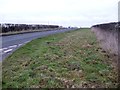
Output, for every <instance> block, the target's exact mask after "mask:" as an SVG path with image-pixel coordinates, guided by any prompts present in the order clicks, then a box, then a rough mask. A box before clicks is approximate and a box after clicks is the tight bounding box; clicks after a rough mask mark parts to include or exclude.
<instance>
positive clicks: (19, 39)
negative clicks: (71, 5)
mask: <svg viewBox="0 0 120 90" xmlns="http://www.w3.org/2000/svg"><path fill="white" fill-rule="evenodd" d="M71 30H75V29H70V28H69V29H60V30H53V31H45V32H33V33H24V34H17V35H10V36H2V37H0V38H2V48H0V54H1V55H0V61H2V60H4V59H5V58H6V57H7V56H9V55H10V54H12V53H13V52H14V51H15V50H16V49H18V48H19V47H20V46H22V45H24V44H26V43H28V42H30V41H31V40H33V39H36V38H41V37H45V36H48V35H52V34H56V33H62V32H66V31H71Z"/></svg>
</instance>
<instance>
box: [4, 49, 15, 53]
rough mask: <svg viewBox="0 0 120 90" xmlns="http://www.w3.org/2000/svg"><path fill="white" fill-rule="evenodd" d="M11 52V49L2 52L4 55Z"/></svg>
mask: <svg viewBox="0 0 120 90" xmlns="http://www.w3.org/2000/svg"><path fill="white" fill-rule="evenodd" d="M12 50H13V49H8V50H6V51H4V53H7V52H10V51H12Z"/></svg>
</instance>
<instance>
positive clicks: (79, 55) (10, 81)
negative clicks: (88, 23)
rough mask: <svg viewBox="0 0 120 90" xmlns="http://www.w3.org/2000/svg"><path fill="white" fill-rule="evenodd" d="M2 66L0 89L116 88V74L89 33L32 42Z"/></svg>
mask: <svg viewBox="0 0 120 90" xmlns="http://www.w3.org/2000/svg"><path fill="white" fill-rule="evenodd" d="M2 65H3V66H2V69H3V72H2V79H3V81H2V85H3V88H11V87H12V88H40V87H41V88H71V87H72V88H74V87H76V88H83V87H90V88H91V87H92V88H94V87H96V88H97V87H104V88H105V87H112V88H113V87H117V79H116V78H117V73H116V71H115V70H114V68H113V67H112V64H111V63H110V59H109V58H108V57H106V55H105V53H102V52H101V48H100V47H99V45H98V42H97V40H96V37H95V35H94V34H93V33H92V32H91V31H90V29H82V30H76V31H69V32H66V33H61V34H56V35H51V36H47V37H44V38H39V39H36V40H33V41H31V42H29V43H27V44H26V45H24V46H23V47H21V48H19V49H18V50H16V51H15V52H14V53H13V54H12V55H10V56H9V57H8V58H6V59H5V60H4V61H3V64H2Z"/></svg>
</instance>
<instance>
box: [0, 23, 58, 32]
mask: <svg viewBox="0 0 120 90" xmlns="http://www.w3.org/2000/svg"><path fill="white" fill-rule="evenodd" d="M0 28H1V30H2V33H6V32H13V31H22V30H37V29H45V28H52V29H54V28H59V26H58V25H38V24H34V25H33V24H9V23H5V24H0Z"/></svg>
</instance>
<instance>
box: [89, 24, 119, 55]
mask: <svg viewBox="0 0 120 90" xmlns="http://www.w3.org/2000/svg"><path fill="white" fill-rule="evenodd" d="M91 30H92V31H93V32H94V33H95V34H96V37H97V39H98V41H99V43H100V46H101V47H102V48H103V50H105V51H106V52H108V53H109V54H111V55H118V32H120V31H119V24H118V23H115V22H114V23H105V24H98V25H94V26H92V28H91Z"/></svg>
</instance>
